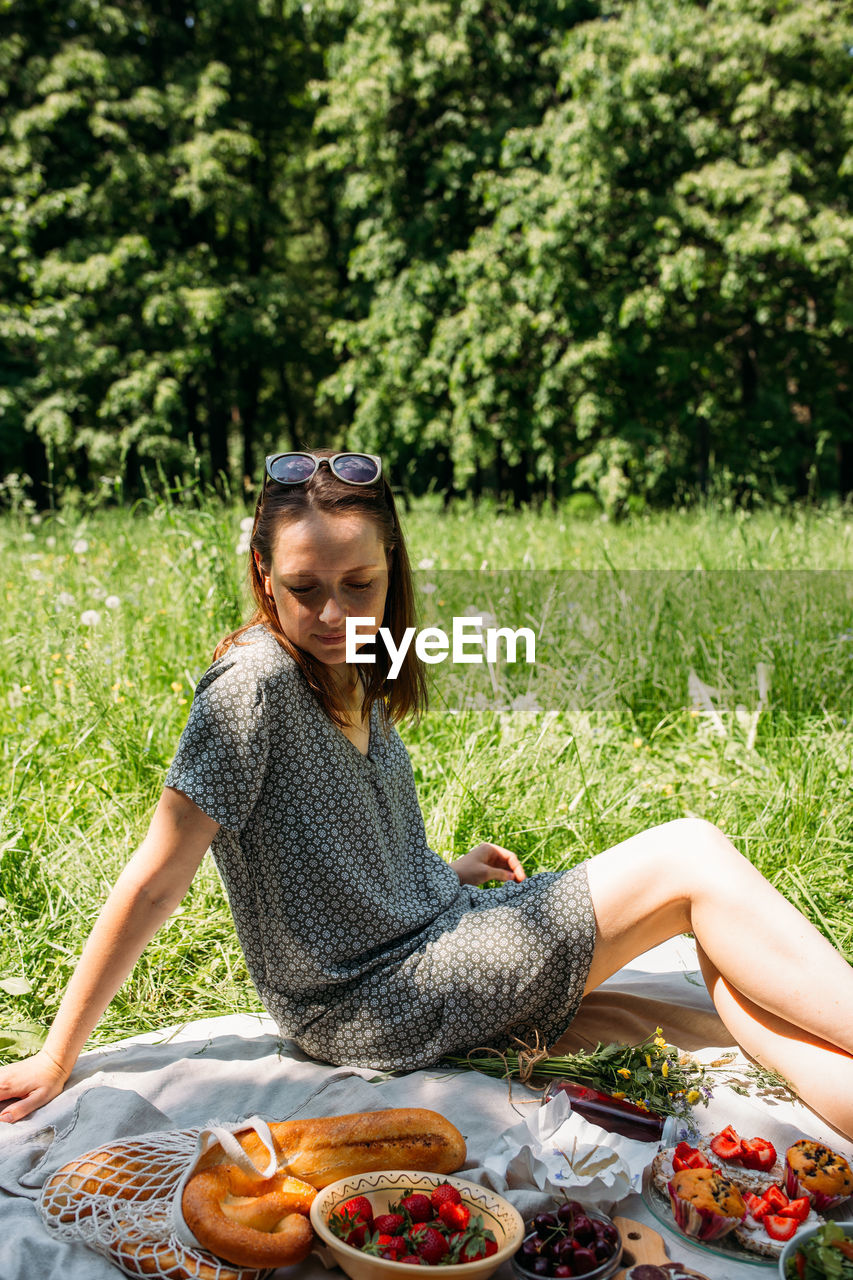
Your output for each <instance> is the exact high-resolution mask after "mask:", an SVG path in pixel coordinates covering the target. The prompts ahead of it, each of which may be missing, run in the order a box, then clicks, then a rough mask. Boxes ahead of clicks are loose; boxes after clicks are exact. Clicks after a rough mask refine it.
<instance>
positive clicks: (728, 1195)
mask: <svg viewBox="0 0 853 1280" xmlns="http://www.w3.org/2000/svg"><path fill="white" fill-rule="evenodd" d="M668 1191H669V1202H670V1204H671V1205H672V1215H673V1217H674V1218H675V1221H676V1224H677V1225H678V1227H679V1229H680V1230H681V1231H683V1232H684V1234H685V1235H687V1236H693V1237H695V1239H697V1240H718V1239H719V1238H720V1237H721V1236H724V1235H726V1233H727V1232H729V1231H731V1230H732V1229H733V1228H734V1227H736V1226H737V1224H738V1223H739V1222H740V1221H741V1220H742V1218H743V1216H744V1214H745V1213H746V1204H745V1202H744V1199H743V1196H742V1195H741V1193H740V1192H739V1191H738V1189H737V1187H736V1186H735V1184H734V1183H733V1182H731V1181H730V1180H729V1179H728V1178H725V1177H723V1175H722V1174H721V1173H720V1171H719V1169H680V1170H679V1171H678V1173H676V1174H674V1176H673V1177H672V1179H671V1180H670V1182H669V1185H668Z"/></svg>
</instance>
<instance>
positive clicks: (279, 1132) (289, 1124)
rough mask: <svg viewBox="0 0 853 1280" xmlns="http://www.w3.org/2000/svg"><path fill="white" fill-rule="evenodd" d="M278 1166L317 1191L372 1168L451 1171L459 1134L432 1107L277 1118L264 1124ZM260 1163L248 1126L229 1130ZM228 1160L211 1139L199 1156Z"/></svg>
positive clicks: (461, 1146) (259, 1146)
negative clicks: (314, 1116) (271, 1140)
mask: <svg viewBox="0 0 853 1280" xmlns="http://www.w3.org/2000/svg"><path fill="white" fill-rule="evenodd" d="M270 1130H271V1132H272V1137H273V1144H274V1146H275V1150H276V1156H277V1160H278V1170H279V1172H280V1173H286V1174H288V1175H289V1176H290V1177H292V1178H299V1179H300V1180H301V1181H302V1182H308V1183H310V1184H311V1186H312V1187H316V1188H317V1190H318V1191H319V1190H322V1188H323V1187H327V1186H328V1185H329V1183H331V1182H337V1180H338V1178H347V1177H349V1176H350V1175H351V1174H355V1173H371V1172H373V1171H374V1170H377V1169H418V1170H420V1171H423V1172H425V1173H455V1172H456V1170H457V1169H459V1168H460V1167H461V1165H462V1164H464V1162H465V1156H466V1149H465V1139H464V1138H463V1137H462V1134H461V1133H460V1132H459V1130H458V1129H457V1128H456V1127H455V1126H454V1125H452V1124H451V1123H450V1121H449V1120H445V1118H444V1116H441V1115H439V1114H438V1112H436V1111H428V1110H426V1109H424V1108H422V1107H396V1108H391V1109H390V1110H388V1111H358V1112H355V1113H354V1114H352V1115H345V1116H331V1117H328V1118H317V1119H312V1120H279V1121H276V1122H273V1123H272V1124H271V1125H270ZM235 1137H236V1138H237V1141H238V1142H239V1143H240V1146H241V1147H242V1148H243V1150H244V1151H245V1152H246V1154H247V1155H248V1156H249V1158H250V1159H251V1160H253V1161H254V1163H255V1164H256V1165H258V1167H259V1168H260V1167H261V1166H262V1165H264V1164H265V1163H266V1160H267V1156H268V1153H267V1151H266V1148H265V1147H264V1146H263V1143H262V1142H261V1139H260V1138H259V1137H258V1135H257V1134H256V1133H255V1131H254V1130H253V1129H249V1130H244V1131H243V1132H240V1131H239V1130H238V1131H237V1133H235ZM227 1163H229V1157H228V1156H227V1155H226V1153H225V1152H224V1151H223V1149H222V1147H221V1146H220V1145H219V1144H218V1143H216V1144H214V1146H212V1147H211V1149H210V1150H209V1151H208V1152H207V1153H206V1154H205V1155H204V1156H203V1157H202V1159H201V1160H200V1161H199V1163H198V1166H197V1168H198V1169H199V1170H201V1169H207V1168H210V1167H211V1166H212V1165H216V1164H227Z"/></svg>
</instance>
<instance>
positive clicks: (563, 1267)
mask: <svg viewBox="0 0 853 1280" xmlns="http://www.w3.org/2000/svg"><path fill="white" fill-rule="evenodd" d="M575 1274H576V1272H575V1269H574V1267H570V1266H569V1264H568V1263H567V1262H561V1263H560V1265H559V1266H557V1267H555V1268H554V1275H555V1276H556V1277H557V1280H567V1277H569V1276H573V1275H575Z"/></svg>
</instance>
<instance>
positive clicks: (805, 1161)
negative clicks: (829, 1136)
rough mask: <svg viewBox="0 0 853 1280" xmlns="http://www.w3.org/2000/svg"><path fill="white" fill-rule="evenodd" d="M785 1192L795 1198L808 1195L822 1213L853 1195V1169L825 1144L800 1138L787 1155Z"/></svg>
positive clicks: (842, 1157)
mask: <svg viewBox="0 0 853 1280" xmlns="http://www.w3.org/2000/svg"><path fill="white" fill-rule="evenodd" d="M785 1190H786V1191H787V1193H788V1195H789V1196H790V1197H791V1198H792V1199H794V1198H796V1197H797V1196H808V1198H809V1200H810V1202H811V1204H812V1205H813V1207H814V1208H815V1209H817V1210H818V1211H819V1212H821V1213H822V1212H824V1211H825V1210H827V1209H834V1208H835V1206H836V1205H839V1204H841V1202H842V1201H843V1200H846V1199H847V1198H848V1196H849V1195H850V1194H851V1193H853V1170H851V1168H850V1165H849V1164H848V1163H847V1161H846V1160H845V1159H844V1156H840V1155H838V1153H837V1152H836V1151H831V1150H830V1148H829V1147H826V1146H824V1145H823V1143H822V1142H814V1141H812V1139H811V1138H801V1139H800V1141H799V1142H795V1143H794V1145H793V1146H792V1147H789V1148H788V1150H787V1152H786V1154H785Z"/></svg>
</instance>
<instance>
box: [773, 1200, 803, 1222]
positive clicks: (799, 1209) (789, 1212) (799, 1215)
mask: <svg viewBox="0 0 853 1280" xmlns="http://www.w3.org/2000/svg"><path fill="white" fill-rule="evenodd" d="M810 1208H811V1205H810V1204H809V1198H808V1196H798V1197H797V1199H796V1200H789V1201H788V1203H787V1204H784V1205H782V1207H781V1208H780V1210H779V1216H780V1217H782V1218H794V1219H795V1220H796V1221H797V1222H805V1220H806V1218H807V1217H808V1216H809V1210H810Z"/></svg>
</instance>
